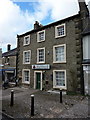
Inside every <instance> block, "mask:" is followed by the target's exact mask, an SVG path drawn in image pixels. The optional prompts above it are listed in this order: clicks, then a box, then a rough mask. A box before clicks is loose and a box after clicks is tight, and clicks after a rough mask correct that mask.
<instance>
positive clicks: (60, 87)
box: [53, 86, 67, 90]
mask: <svg viewBox="0 0 90 120" xmlns="http://www.w3.org/2000/svg"><path fill="white" fill-rule="evenodd" d="M53 89H59V90H67V89H66V86H64V87H63V86H53Z"/></svg>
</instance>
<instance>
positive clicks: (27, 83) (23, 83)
mask: <svg viewBox="0 0 90 120" xmlns="http://www.w3.org/2000/svg"><path fill="white" fill-rule="evenodd" d="M22 83H23V84H27V85H29V84H30V82H22Z"/></svg>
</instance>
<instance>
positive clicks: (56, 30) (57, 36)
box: [55, 23, 66, 38]
mask: <svg viewBox="0 0 90 120" xmlns="http://www.w3.org/2000/svg"><path fill="white" fill-rule="evenodd" d="M61 26H64V35H60V36H59V35H58V29H57V28H58V27H61ZM64 36H66V25H65V23H64V24H61V25H58V26H55V38H59V37H64Z"/></svg>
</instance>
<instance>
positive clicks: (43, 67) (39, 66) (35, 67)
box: [32, 64, 50, 70]
mask: <svg viewBox="0 0 90 120" xmlns="http://www.w3.org/2000/svg"><path fill="white" fill-rule="evenodd" d="M32 69H44V70H45V69H50V65H49V64H44V65H32Z"/></svg>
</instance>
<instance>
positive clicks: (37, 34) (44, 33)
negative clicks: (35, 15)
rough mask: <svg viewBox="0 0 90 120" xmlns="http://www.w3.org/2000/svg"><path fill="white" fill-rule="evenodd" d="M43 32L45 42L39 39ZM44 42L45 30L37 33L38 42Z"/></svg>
mask: <svg viewBox="0 0 90 120" xmlns="http://www.w3.org/2000/svg"><path fill="white" fill-rule="evenodd" d="M42 32H44V39H43V40H40V39H39V34H40V33H42ZM43 41H45V30H42V31H39V32H37V42H43Z"/></svg>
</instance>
